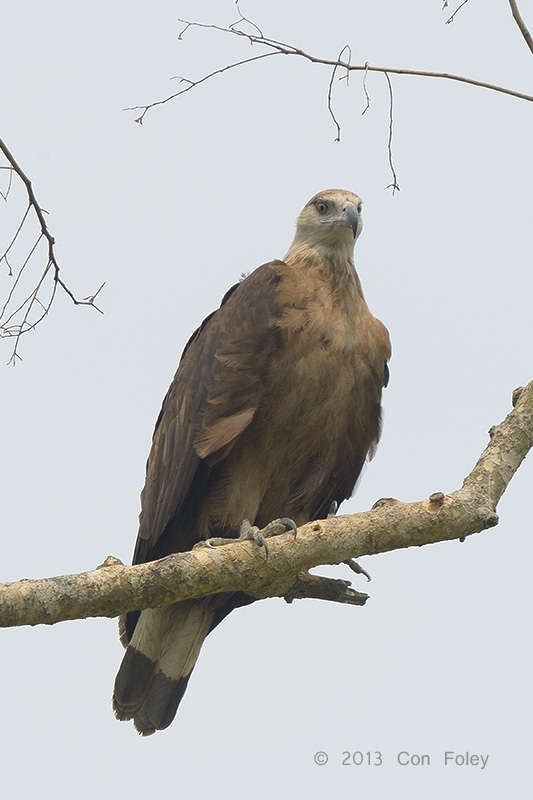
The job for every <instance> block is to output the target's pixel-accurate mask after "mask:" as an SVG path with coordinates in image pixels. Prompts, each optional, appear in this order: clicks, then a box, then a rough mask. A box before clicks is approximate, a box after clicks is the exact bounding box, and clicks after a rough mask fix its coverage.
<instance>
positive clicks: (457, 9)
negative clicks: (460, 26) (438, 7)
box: [442, 0, 468, 25]
mask: <svg viewBox="0 0 533 800" xmlns="http://www.w3.org/2000/svg"><path fill="white" fill-rule="evenodd" d="M467 3H468V0H463V2H462V3H460V4H459V5H458V6H457V8H456V9H455V11H454V12H453V14H452V15H451V17H448V19H447V20H446V25H449V24H450V22H453V21H454V19H455V15H456V14H458V13H459V11H460V10H461V9H462V7H463V6H466V4H467ZM447 7H448V3H444V5H443V7H442V8H443V10H444V9H445V8H447Z"/></svg>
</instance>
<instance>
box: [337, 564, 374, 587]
mask: <svg viewBox="0 0 533 800" xmlns="http://www.w3.org/2000/svg"><path fill="white" fill-rule="evenodd" d="M343 563H344V564H346V566H347V567H350V569H351V570H352V572H355V573H356V574H357V575H364V576H365V578H366V579H367V581H369V582H370V581H371V580H372V576H371V575H370V573H369V572H367V571H366V569H363V567H362V566H361V565H360V564H358V563H357V561H354V559H353V558H349V559H348V560H347V561H344V562H343Z"/></svg>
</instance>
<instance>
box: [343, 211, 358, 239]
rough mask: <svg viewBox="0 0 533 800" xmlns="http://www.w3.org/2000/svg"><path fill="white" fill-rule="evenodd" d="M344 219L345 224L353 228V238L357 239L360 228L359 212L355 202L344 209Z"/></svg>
mask: <svg viewBox="0 0 533 800" xmlns="http://www.w3.org/2000/svg"><path fill="white" fill-rule="evenodd" d="M343 219H344V225H346V227H347V228H351V229H352V231H353V238H354V239H355V238H356V236H357V231H358V230H359V212H358V211H357V208H356V207H355V206H354V204H353V203H348V204H347V205H346V206H345V208H344V209H343ZM341 224H342V223H341Z"/></svg>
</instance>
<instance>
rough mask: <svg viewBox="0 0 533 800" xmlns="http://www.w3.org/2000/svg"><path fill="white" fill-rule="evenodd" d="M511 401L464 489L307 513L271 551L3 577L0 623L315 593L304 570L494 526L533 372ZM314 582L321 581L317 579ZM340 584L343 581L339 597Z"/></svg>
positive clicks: (523, 451) (214, 552)
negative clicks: (231, 596)
mask: <svg viewBox="0 0 533 800" xmlns="http://www.w3.org/2000/svg"><path fill="white" fill-rule="evenodd" d="M513 402H514V403H515V407H514V409H513V410H512V411H511V412H510V413H509V414H508V415H507V417H506V419H505V420H504V421H503V422H502V423H501V424H500V425H497V426H495V427H494V428H492V429H491V431H490V434H491V439H490V442H489V444H488V445H487V447H486V448H485V450H484V452H483V453H482V454H481V456H480V458H479V460H478V462H477V464H476V466H475V467H474V469H473V470H472V471H471V473H470V474H469V475H468V477H467V478H466V479H465V481H464V483H463V486H462V488H461V489H458V490H457V491H455V492H453V493H451V494H449V495H444V494H443V493H442V492H435V493H434V494H432V495H431V496H430V497H429V498H428V499H427V500H423V501H419V502H415V503H401V502H399V501H397V500H393V499H391V498H388V499H383V500H381V501H378V503H376V504H375V506H374V508H372V509H371V510H370V511H365V512H363V513H361V514H354V515H352V516H341V517H334V516H333V517H329V518H328V519H326V520H322V521H316V522H310V523H309V524H307V525H303V526H302V527H301V528H299V529H298V536H297V538H296V539H295V538H294V537H293V536H292V534H285V535H283V534H282V535H281V536H276V537H274V538H273V539H271V540H270V542H269V557H268V560H265V557H264V553H263V552H262V551H259V550H258V548H257V547H256V546H255V545H254V544H253V542H236V543H234V544H228V545H225V546H222V547H216V548H197V549H195V550H192V551H190V552H188V553H177V554H175V555H171V556H167V557H166V558H162V559H160V560H159V561H153V562H150V563H148V564H137V565H136V566H134V567H126V566H124V565H122V563H121V562H119V561H118V560H117V559H114V558H112V557H110V558H108V559H107V560H106V562H104V564H103V565H102V566H101V567H99V568H97V569H96V570H92V571H91V572H85V573H82V574H80V575H66V576H61V577H56V578H47V579H43V580H23V581H17V582H16V583H7V584H3V585H0V626H3V627H9V626H14V625H38V624H53V623H55V622H60V621H61V620H67V619H80V618H85V617H99V616H103V617H114V616H117V615H119V614H122V613H125V612H127V611H133V610H137V609H143V608H156V607H159V606H164V605H168V604H169V603H173V602H176V601H178V600H186V599H191V598H195V597H204V596H207V595H210V594H218V593H220V592H228V591H229V592H231V591H242V592H246V593H247V594H250V595H252V596H254V597H258V598H260V597H287V598H288V599H291V598H293V597H295V596H302V593H303V594H304V596H306V597H311V596H314V597H316V596H318V595H317V593H316V592H318V591H320V592H322V594H321V595H320V596H324V594H325V593H326V590H325V588H322V589H320V590H318V589H317V590H316V591H315V594H313V593H312V592H313V589H312V584H313V585H315V586H317V585H318V583H317V582H316V581H314V580H313V579H308V578H303V579H302V576H301V575H300V573H302V572H306V571H307V570H309V569H310V568H312V567H315V566H318V565H319V564H341V563H342V562H345V561H348V560H349V559H350V558H359V557H361V556H363V555H371V554H376V553H385V552H390V551H391V550H397V549H401V548H406V547H415V546H420V545H425V544H430V543H433V542H444V541H450V540H452V539H463V538H464V537H466V536H470V535H472V534H474V533H477V532H479V531H482V530H486V529H488V528H492V527H494V526H495V525H497V523H498V515H497V514H496V507H497V504H498V502H499V501H500V498H501V496H502V495H503V493H504V491H505V489H506V488H507V486H508V484H509V482H510V480H511V478H512V477H513V475H514V474H515V472H516V471H517V469H518V468H519V466H520V464H521V463H522V461H523V459H524V458H525V456H526V455H527V453H528V452H529V450H530V449H531V447H532V446H533V381H532V382H531V383H530V384H529V385H528V386H527V387H526V388H525V389H521V390H517V391H515V393H514V397H513ZM302 580H303V581H304V584H305V586H306V587H307V588H306V589H305V591H304V590H303V589H302ZM320 585H321V587H325V584H324V583H323V579H322V583H321V584H320ZM298 587H300V588H299V589H298ZM330 588H331V587H330ZM338 590H339V587H337V590H336V591H338ZM298 591H299V592H300V594H298ZM328 591H329V590H328ZM346 591H347V587H346V586H344V587H341V589H340V594H339V597H340V596H342V595H343V594H346ZM348 594H349V593H348ZM328 599H332V598H331V597H328ZM337 599H338V598H337Z"/></svg>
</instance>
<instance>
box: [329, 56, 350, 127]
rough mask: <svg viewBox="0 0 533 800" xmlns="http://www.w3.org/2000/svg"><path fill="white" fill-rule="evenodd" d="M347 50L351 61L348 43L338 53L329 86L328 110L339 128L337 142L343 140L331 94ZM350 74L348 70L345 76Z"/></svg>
mask: <svg viewBox="0 0 533 800" xmlns="http://www.w3.org/2000/svg"><path fill="white" fill-rule="evenodd" d="M345 50H348V63H350V59H351V57H352V50H351V48H350V47H349V46H348V45H347V44H346V45H344V47H343V48H342V50H341V51H340V53H339V55H338V58H337V63H336V64H335V66H334V67H333V69H332V71H331V78H330V79H329V86H328V111H329V113H330V116H331V119H332V120H333V122H334V124H335V127H336V128H337V135H336V137H335V139H334V141H335V142H340V140H341V126H340V125H339V122H338V120H337V117H336V116H335V113H334V111H333V106H332V103H331V99H332V98H331V95H332V92H333V81H334V80H335V74H336V72H337V69H338V68H339V63H341V59H342V56H343V53H344V51H345ZM349 74H350V73H349V71H347V72H346V76H345V77H346V78H347V77H348V75H349Z"/></svg>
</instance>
